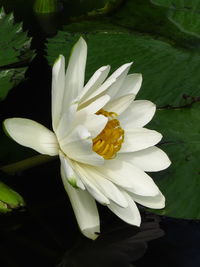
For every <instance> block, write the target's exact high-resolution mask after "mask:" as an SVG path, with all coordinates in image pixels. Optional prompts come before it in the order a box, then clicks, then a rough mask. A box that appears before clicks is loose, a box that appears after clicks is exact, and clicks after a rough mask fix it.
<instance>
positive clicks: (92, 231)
mask: <svg viewBox="0 0 200 267" xmlns="http://www.w3.org/2000/svg"><path fill="white" fill-rule="evenodd" d="M81 231H82V233H83V235H84V236H86V237H87V238H89V239H92V240H95V239H97V237H98V236H99V234H100V227H99V225H96V226H94V227H92V228H85V229H82V230H81Z"/></svg>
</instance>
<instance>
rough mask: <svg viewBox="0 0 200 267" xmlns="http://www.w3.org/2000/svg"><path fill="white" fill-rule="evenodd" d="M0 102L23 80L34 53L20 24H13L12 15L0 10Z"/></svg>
mask: <svg viewBox="0 0 200 267" xmlns="http://www.w3.org/2000/svg"><path fill="white" fill-rule="evenodd" d="M0 36H3V38H0V100H3V99H5V97H6V96H7V94H8V92H9V90H10V89H11V88H12V87H14V86H15V85H17V84H18V83H19V82H21V81H22V80H23V79H24V73H25V71H26V69H27V66H28V64H29V62H30V60H31V59H32V58H33V55H34V52H33V51H32V50H30V43H31V39H30V38H28V37H27V34H26V33H25V32H23V31H22V24H20V23H14V18H13V14H9V15H6V14H5V12H4V10H3V8H1V10H0Z"/></svg>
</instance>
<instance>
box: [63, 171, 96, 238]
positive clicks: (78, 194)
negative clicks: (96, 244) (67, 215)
mask: <svg viewBox="0 0 200 267" xmlns="http://www.w3.org/2000/svg"><path fill="white" fill-rule="evenodd" d="M61 177H62V180H63V184H64V187H65V190H66V191H67V194H68V196H69V199H70V201H71V204H72V208H73V210H74V214H75V216H76V220H77V222H78V225H79V227H80V230H81V231H82V233H83V234H84V235H85V236H86V237H88V238H90V239H96V238H97V234H96V233H99V232H100V222H99V214H98V210H97V206H96V203H95V200H94V199H93V198H92V197H91V196H90V194H89V193H88V192H87V191H86V190H84V191H83V190H81V189H75V188H73V187H72V186H71V185H70V184H69V183H68V182H67V180H66V178H65V174H64V171H63V169H61Z"/></svg>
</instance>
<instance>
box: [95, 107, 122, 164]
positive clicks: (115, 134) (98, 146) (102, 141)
mask: <svg viewBox="0 0 200 267" xmlns="http://www.w3.org/2000/svg"><path fill="white" fill-rule="evenodd" d="M96 114H97V115H104V116H105V117H107V118H108V122H107V124H106V126H105V128H104V129H103V131H102V132H101V133H100V134H99V135H97V136H96V137H95V138H94V139H93V140H92V141H93V151H95V152H96V153H97V154H99V155H100V156H102V157H103V158H104V159H113V158H114V157H115V156H116V154H117V152H118V151H119V150H120V149H121V146H122V143H123V141H124V130H123V129H122V128H121V127H120V122H119V121H118V120H117V119H116V118H115V117H117V113H115V112H108V111H105V110H103V109H100V110H99V111H98V112H97V113H96Z"/></svg>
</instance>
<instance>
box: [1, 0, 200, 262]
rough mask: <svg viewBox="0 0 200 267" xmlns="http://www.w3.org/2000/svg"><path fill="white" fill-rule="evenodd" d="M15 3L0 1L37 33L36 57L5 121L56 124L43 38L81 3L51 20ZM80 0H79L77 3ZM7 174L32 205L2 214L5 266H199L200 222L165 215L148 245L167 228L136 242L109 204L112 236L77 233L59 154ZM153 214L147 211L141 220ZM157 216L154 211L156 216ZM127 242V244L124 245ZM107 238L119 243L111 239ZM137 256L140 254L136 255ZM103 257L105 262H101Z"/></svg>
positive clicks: (106, 220) (7, 106) (105, 217)
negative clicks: (97, 238) (87, 236)
mask: <svg viewBox="0 0 200 267" xmlns="http://www.w3.org/2000/svg"><path fill="white" fill-rule="evenodd" d="M13 2H14V1H0V6H1V5H2V4H3V5H4V8H5V10H6V11H7V12H10V11H12V10H13V11H14V14H15V19H16V21H17V22H18V21H23V23H24V30H27V31H28V34H29V36H32V37H33V41H32V48H33V49H35V50H36V52H37V55H36V57H35V58H34V60H33V61H32V62H31V64H30V66H29V68H28V71H27V72H26V79H25V81H24V82H22V83H21V84H19V85H18V86H17V87H16V88H13V90H11V91H10V93H9V95H8V97H7V99H6V101H4V102H2V103H1V106H0V107H1V119H2V120H3V119H5V118H6V117H12V116H19V117H27V118H30V119H34V120H36V121H38V122H40V123H42V124H45V125H46V126H47V127H51V110H50V99H51V98H50V97H51V68H50V66H49V65H48V63H47V61H46V59H45V50H44V48H45V42H46V38H47V37H48V38H49V37H51V36H53V35H54V34H55V33H56V31H57V30H58V29H61V28H62V25H63V24H66V23H67V22H68V17H69V16H70V15H71V14H72V13H73V15H79V13H80V10H79V8H80V6H78V4H77V8H74V6H69V4H67V3H66V2H61V5H60V13H59V16H56V15H55V16H53V17H50V18H49V17H48V16H46V17H44V16H43V17H37V16H36V15H35V14H34V13H33V11H32V2H33V1H32V2H31V3H30V4H29V5H27V4H26V5H25V4H24V2H23V1H19V3H18V5H13ZM76 2H78V1H75V2H74V5H75V4H76ZM82 8H83V7H82ZM91 8H92V3H91ZM74 10H76V12H75V11H74ZM0 38H1V37H0ZM3 177H4V178H3V181H4V182H6V183H7V184H8V185H10V186H11V187H12V188H14V189H15V190H16V191H17V192H19V193H20V194H21V195H22V196H23V197H24V199H25V201H26V204H27V207H26V209H24V210H18V211H15V212H13V213H11V214H8V215H1V216H0V266H2V267H12V266H13V267H16V266H19V267H23V266H26V267H27V266H48V267H49V266H57V265H59V263H60V262H63V263H62V265H60V266H69V267H70V266H87V267H88V266H90V265H91V266H94V267H95V266H121V267H122V266H132V265H128V264H129V263H130V264H131V263H132V264H133V265H134V266H138V267H141V266H150V265H154V266H156V267H157V266H159V267H160V266H162V267H165V266H166V267H169V266H171V267H179V266H180V267H198V266H200V224H199V221H194V220H193V221H192V220H180V219H172V218H167V217H160V227H161V229H162V230H164V232H165V234H164V236H162V237H158V238H157V239H155V240H153V241H149V242H148V249H147V250H146V247H145V245H144V241H148V240H149V239H153V236H154V237H156V236H157V235H158V236H159V235H161V234H162V233H161V232H159V229H158V225H157V224H156V225H153V226H150V229H149V232H148V234H147V236H146V235H145V234H144V236H142V237H141V236H140V237H139V238H138V239H137V236H136V238H135V240H136V239H137V240H138V241H137V242H135V241H134V236H135V235H136V232H137V231H136V230H135V228H134V229H133V227H129V226H127V225H126V224H123V223H121V222H120V220H118V219H117V218H116V217H115V216H114V215H113V214H111V213H109V211H108V210H107V209H106V208H104V207H99V209H100V217H101V222H102V225H103V233H104V231H105V233H110V234H108V237H109V238H108V239H106V236H107V235H105V241H104V242H105V243H104V242H103V245H102V244H101V243H100V245H99V243H97V245H96V244H94V242H92V241H89V240H87V239H84V238H83V237H82V235H81V234H80V233H79V230H78V227H77V224H76V220H75V218H74V215H73V210H72V208H71V205H70V202H69V200H68V197H67V195H66V193H65V191H64V187H63V185H62V182H61V179H60V174H59V161H58V160H55V161H53V162H50V163H46V164H45V165H42V166H38V167H36V168H33V169H30V170H27V171H24V172H23V173H18V174H16V175H15V176H7V175H5V174H3ZM188 201H189V200H188ZM148 216H149V215H148ZM148 216H147V215H144V221H145V218H146V217H148ZM154 219H155V218H154V217H153V221H154ZM156 220H157V219H156ZM152 229H153V230H152ZM122 233H123V234H122ZM154 233H155V235H154ZM130 238H132V239H131V240H132V241H131V242H130ZM103 240H104V238H103ZM122 241H123V242H124V243H123V245H122V244H121V243H120V242H122ZM109 242H111V243H112V244H114V245H113V246H112V245H109V244H110V243H109ZM118 243H119V244H120V245H118ZM92 248H94V249H92ZM145 250H146V253H145V254H144V256H143V253H144V252H145ZM122 252H123V253H122ZM81 253H82V254H81ZM64 255H65V256H64ZM127 255H128V256H127ZM139 257H141V258H140V259H138V258H139ZM77 259H81V261H78V260H77ZM100 259H101V260H102V259H104V261H102V263H101V262H100ZM135 260H136V261H135ZM99 264H100V265H99ZM101 264H102V265H101Z"/></svg>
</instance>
